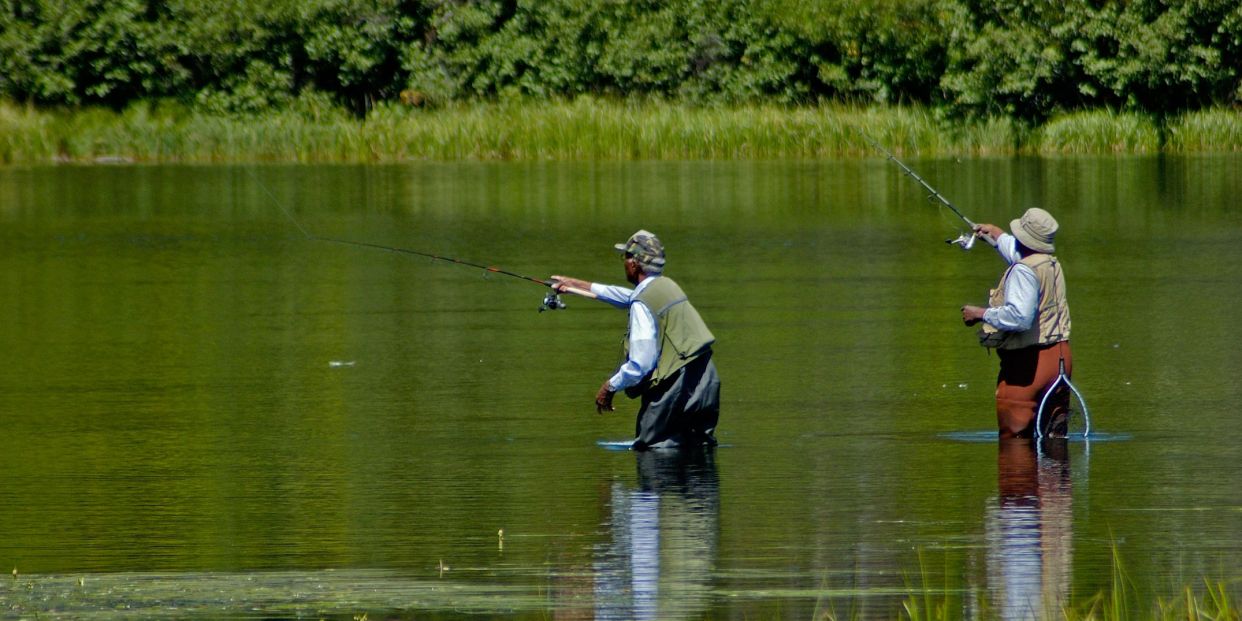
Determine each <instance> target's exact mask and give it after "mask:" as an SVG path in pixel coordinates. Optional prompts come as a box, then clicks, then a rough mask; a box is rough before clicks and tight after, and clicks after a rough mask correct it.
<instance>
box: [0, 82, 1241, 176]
mask: <svg viewBox="0 0 1242 621" xmlns="http://www.w3.org/2000/svg"><path fill="white" fill-rule="evenodd" d="M864 134H865V135H867V136H870V137H871V138H873V139H875V140H876V141H878V142H880V143H882V144H884V145H886V146H887V147H888V148H890V149H892V150H893V151H894V152H896V153H898V154H899V155H920V156H973V155H1006V154H1014V153H1041V154H1054V153H1055V154H1060V153H1071V154H1075V153H1152V152H1156V151H1159V150H1160V149H1161V148H1165V149H1168V150H1173V151H1179V152H1199V151H1233V150H1238V149H1240V148H1242V113H1239V112H1237V111H1233V110H1224V109H1218V110H1210V111H1204V112H1195V113H1189V114H1187V115H1185V116H1182V117H1178V118H1175V119H1171V120H1169V121H1168V122H1167V124H1166V130H1165V134H1164V139H1165V140H1164V143H1165V144H1164V146H1163V147H1162V140H1161V133H1160V131H1159V130H1158V128H1157V126H1156V124H1155V123H1154V122H1152V121H1151V120H1150V119H1148V118H1147V117H1143V116H1141V115H1135V114H1129V113H1116V112H1109V111H1088V112H1081V113H1076V114H1071V115H1066V116H1062V117H1058V118H1055V119H1052V120H1051V121H1050V122H1049V123H1047V124H1046V125H1044V126H1042V127H1039V128H1034V129H1033V130H1024V129H1021V128H1019V127H1017V126H1015V124H1014V123H1012V122H1011V121H1009V120H1008V119H1004V118H991V119H984V120H978V121H959V122H952V123H948V122H945V121H944V120H942V119H940V118H938V117H937V116H936V115H935V114H934V113H933V112H932V111H931V110H929V109H926V108H919V107H904V106H892V107H864V106H851V105H843V104H842V105H822V106H807V107H784V106H776V105H762V104H755V105H738V106H727V107H690V106H686V105H680V104H674V103H665V102H660V101H648V102H642V103H635V102H626V101H614V100H600V99H595V98H591V97H581V98H578V99H575V100H572V101H555V102H533V101H525V102H517V103H479V104H470V105H465V104H461V105H454V106H449V107H444V108H436V109H421V108H406V107H401V106H396V105H386V106H381V107H379V108H377V109H375V110H373V111H372V112H371V113H370V114H369V115H368V116H367V118H365V119H359V118H355V117H353V116H350V115H348V114H346V113H344V112H342V111H340V110H338V109H336V108H333V107H331V106H329V105H325V104H323V103H322V102H313V101H312V102H299V104H298V105H296V106H294V107H292V108H290V109H287V110H282V111H276V112H271V113H266V114H262V115H234V116H221V115H215V114H208V113H203V112H198V111H194V110H191V109H188V108H185V107H182V106H179V105H167V104H137V105H134V106H131V107H129V108H127V109H125V110H123V111H119V112H116V111H111V110H105V109H77V110H37V109H33V108H30V107H26V106H19V105H14V104H10V103H3V102H0V164H30V163H46V162H53V161H71V162H94V161H113V160H116V159H119V160H123V161H138V162H247V161H283V162H400V161H409V160H420V159H434V160H459V159H484V160H496V159H501V160H504V159H523V160H530V159H556V160H578V159H620V160H628V159H644V160H650V159H667V160H672V159H764V158H840V157H858V156H871V155H874V152H873V151H872V150H871V148H870V147H869V146H868V145H867V143H866V141H865V140H864V139H863V135H864Z"/></svg>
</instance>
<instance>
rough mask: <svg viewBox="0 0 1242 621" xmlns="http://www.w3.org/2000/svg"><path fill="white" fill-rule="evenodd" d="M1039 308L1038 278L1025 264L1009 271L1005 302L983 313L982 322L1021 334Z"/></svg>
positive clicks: (1029, 325)
mask: <svg viewBox="0 0 1242 621" xmlns="http://www.w3.org/2000/svg"><path fill="white" fill-rule="evenodd" d="M1038 308H1039V278H1038V277H1036V276H1035V272H1034V270H1032V269H1031V268H1029V267H1027V266H1026V265H1025V264H1018V265H1015V266H1014V267H1013V269H1011V270H1009V276H1008V277H1007V278H1006V279H1005V301H1004V303H1003V304H1002V305H1000V306H994V307H992V308H989V309H987V310H986V311H984V312H983V320H984V321H985V322H987V323H988V324H989V325H991V326H993V327H995V328H996V329H998V330H1005V331H1007V332H1022V331H1023V330H1027V329H1028V328H1030V327H1031V324H1032V323H1034V321H1035V313H1036V311H1037V310H1038Z"/></svg>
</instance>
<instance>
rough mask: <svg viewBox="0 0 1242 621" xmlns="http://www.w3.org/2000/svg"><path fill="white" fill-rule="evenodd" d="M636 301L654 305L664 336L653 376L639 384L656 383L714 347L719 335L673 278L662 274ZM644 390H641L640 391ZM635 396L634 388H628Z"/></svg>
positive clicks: (658, 329) (658, 328)
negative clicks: (713, 344) (713, 333)
mask: <svg viewBox="0 0 1242 621" xmlns="http://www.w3.org/2000/svg"><path fill="white" fill-rule="evenodd" d="M635 301H638V302H642V303H643V304H646V305H647V308H649V309H651V313H652V314H653V315H655V318H656V332H657V334H658V335H659V336H658V338H659V339H660V360H659V361H658V362H657V363H656V368H655V370H653V371H652V372H651V376H650V378H649V379H648V380H647V381H645V382H643V383H642V384H640V385H639V387H643V386H644V385H650V386H655V385H658V384H659V383H660V382H662V381H664V380H666V379H668V378H669V377H671V376H672V375H673V374H674V373H676V372H677V371H679V370H680V369H681V368H682V367H684V366H686V365H687V364H690V363H691V362H692V361H694V359H696V358H698V357H699V356H702V355H703V354H705V353H707V352H709V351H711V347H712V343H714V342H716V337H715V336H714V335H712V331H711V330H708V329H707V324H705V323H703V318H702V317H700V316H699V311H697V310H695V309H694V306H693V305H692V304H690V301H689V300H688V299H686V294H685V292H683V291H682V290H681V287H679V286H677V283H675V282H673V280H672V279H671V278H668V277H665V276H661V277H657V278H655V279H654V280H652V281H651V284H649V285H647V286H646V287H644V288H643V290H642V291H641V292H639V294H638V297H636V298H635ZM629 353H630V338H629V334H626V337H625V354H626V357H627V358H628V357H629ZM638 392H640V393H641V390H640V391H638ZM626 393H627V394H630V396H631V397H633V396H636V395H634V394H631V391H628V390H627V391H626Z"/></svg>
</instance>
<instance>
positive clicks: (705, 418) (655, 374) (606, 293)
mask: <svg viewBox="0 0 1242 621" xmlns="http://www.w3.org/2000/svg"><path fill="white" fill-rule="evenodd" d="M614 248H616V250H617V251H618V252H620V253H621V254H622V261H623V266H624V268H625V278H626V280H627V281H629V282H630V284H632V285H635V287H634V288H633V289H627V288H625V287H617V286H613V285H602V284H599V283H592V282H588V281H585V280H580V279H577V278H570V277H568V276H553V277H552V281H553V283H554V284H553V287H554V288H556V289H557V290H558V291H566V290H568V289H580V290H589V291H590V292H591V293H593V294H595V295H596V296H597V297H598V299H600V300H602V301H604V302H607V303H609V304H611V305H613V306H615V307H617V308H623V309H627V310H628V311H629V315H630V320H629V331H628V333H627V334H626V339H625V362H623V363H622V364H621V367H620V368H619V369H618V370H617V371H616V373H614V374H613V375H612V377H610V378H608V379H607V380H605V381H604V383H603V385H602V386H600V388H599V391H598V393H596V395H595V408H596V410H597V411H599V412H605V411H612V410H613V406H612V397H613V395H614V394H615V393H616V392H618V391H621V390H624V391H625V394H626V395H627V396H629V397H630V398H635V397H641V398H642V401H641V406H640V407H639V410H638V417H637V420H636V422H635V431H634V433H635V438H634V443H633V445H632V448H633V449H634V450H646V449H650V448H675V447H681V446H691V445H699V444H709V445H714V444H715V443H716V439H715V431H716V421H717V419H718V418H719V416H720V377H719V376H718V375H717V374H716V365H715V363H713V362H712V343H714V342H715V340H716V337H715V336H713V335H712V333H711V330H708V329H707V325H706V324H704V323H703V319H702V318H701V317H700V316H699V313H698V311H697V310H695V308H694V306H693V305H691V304H690V302H689V301H688V300H687V299H686V294H685V293H684V292H683V291H682V290H681V287H679V286H678V285H677V283H676V282H674V281H673V279H671V278H669V277H667V276H664V244H662V243H660V239H659V238H658V237H656V236H655V234H653V233H651V232H650V231H647V230H640V231H638V232H637V233H634V234H633V235H631V236H630V238H629V239H628V240H626V241H625V243H621V244H616V245H615V246H614Z"/></svg>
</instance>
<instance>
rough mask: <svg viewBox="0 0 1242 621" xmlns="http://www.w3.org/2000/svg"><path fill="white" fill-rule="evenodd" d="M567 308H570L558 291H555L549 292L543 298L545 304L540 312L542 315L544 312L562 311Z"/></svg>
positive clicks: (540, 306)
mask: <svg viewBox="0 0 1242 621" xmlns="http://www.w3.org/2000/svg"><path fill="white" fill-rule="evenodd" d="M566 308H569V305H568V304H566V303H565V301H564V300H562V299H561V294H559V293H557V292H556V290H555V289H553V290H551V291H548V294H547V295H545V296H543V304H540V305H539V312H541V313H542V312H543V311H554V310H562V309H566Z"/></svg>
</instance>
